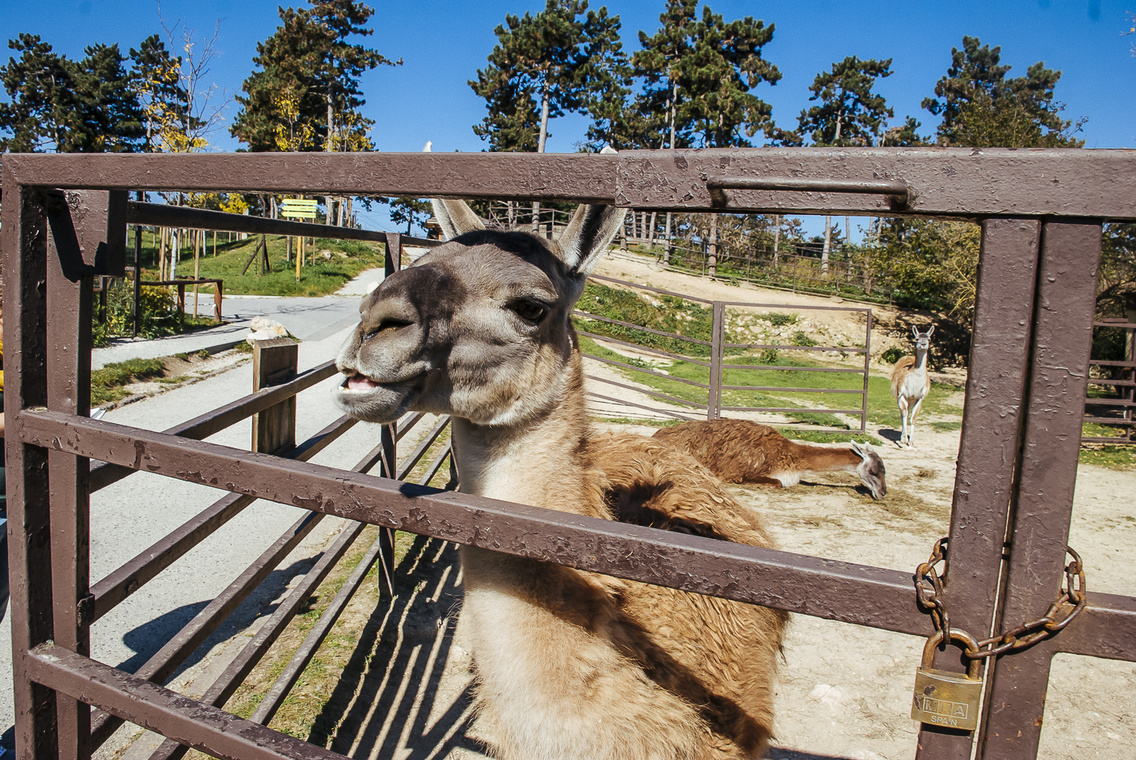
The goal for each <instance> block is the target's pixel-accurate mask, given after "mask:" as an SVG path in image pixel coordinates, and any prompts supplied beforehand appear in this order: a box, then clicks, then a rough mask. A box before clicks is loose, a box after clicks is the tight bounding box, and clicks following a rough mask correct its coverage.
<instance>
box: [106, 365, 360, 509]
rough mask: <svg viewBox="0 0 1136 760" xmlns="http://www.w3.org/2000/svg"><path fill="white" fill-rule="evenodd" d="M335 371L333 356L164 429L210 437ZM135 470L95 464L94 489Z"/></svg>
mask: <svg viewBox="0 0 1136 760" xmlns="http://www.w3.org/2000/svg"><path fill="white" fill-rule="evenodd" d="M336 372H338V370H337V369H336V368H335V361H334V360H332V361H327V362H324V363H323V364H321V365H319V366H317V367H313V368H312V369H309V370H305V371H304V372H301V373H300V374H299V375H297V376H296V378H295V379H294V380H290V381H288V382H287V383H283V384H281V385H274V386H272V387H271V388H266V389H264V390H259V391H256V392H254V393H250V394H249V395H248V396H245V397H244V398H239V399H237V400H236V401H232V402H230V403H228V404H224V405H223V406H219V407H217V408H216V409H213V410H211V411H208V412H206V413H205V414H202V415H199V416H197V417H194V418H193V419H191V420H188V421H186V422H182V423H180V424H178V425H174V426H173V427H171V428H169V429H167V430H166V431H164V432H166V433H169V434H170V435H177V436H184V437H186V438H196V439H202V438H208V437H209V436H211V435H213V434H214V433H217V432H219V431H221V430H224V429H225V428H227V427H229V426H230V425H235V424H236V423H238V422H240V421H241V420H243V419H246V418H248V417H251V416H252V415H254V414H257V413H258V412H262V411H264V410H265V409H268V408H269V407H271V406H274V405H275V404H278V403H280V402H281V401H282V400H284V399H286V398H289V397H290V396H294V395H296V394H297V393H299V392H300V391H302V390H306V389H307V388H310V387H312V386H313V385H315V384H316V383H320V382H322V381H324V380H326V379H327V378H329V377H331V376H332V375H334V374H335V373H336ZM133 472H134V471H133V470H131V469H130V468H128V467H126V468H124V467H116V466H114V465H109V464H100V465H95V466H94V467H92V468H91V490H92V491H97V490H99V489H102V488H106V487H107V486H109V485H110V484H111V483H117V482H118V481H120V480H122V479H123V478H125V477H126V476H127V475H130V474H132V473H133Z"/></svg>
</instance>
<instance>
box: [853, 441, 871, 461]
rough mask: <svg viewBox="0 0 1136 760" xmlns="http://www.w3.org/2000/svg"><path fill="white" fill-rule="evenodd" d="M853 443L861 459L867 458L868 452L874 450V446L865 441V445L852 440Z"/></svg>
mask: <svg viewBox="0 0 1136 760" xmlns="http://www.w3.org/2000/svg"><path fill="white" fill-rule="evenodd" d="M851 443H852V450H853V451H854V452H856V453H857V454H859V455H860V458H861V459H867V458H868V454H869V453H870V452H871V450H872V447H871V446H870V445H868V444H866V443H865V444H864V445H863V446H861V445H860V444H858V443H856V442H855V441H852V442H851Z"/></svg>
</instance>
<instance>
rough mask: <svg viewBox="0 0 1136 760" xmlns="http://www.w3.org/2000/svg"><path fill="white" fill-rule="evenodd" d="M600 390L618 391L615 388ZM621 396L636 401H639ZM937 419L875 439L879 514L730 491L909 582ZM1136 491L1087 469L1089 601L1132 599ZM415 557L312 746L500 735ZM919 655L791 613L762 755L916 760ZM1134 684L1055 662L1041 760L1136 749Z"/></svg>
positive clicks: (915, 642) (947, 472) (856, 494)
mask: <svg viewBox="0 0 1136 760" xmlns="http://www.w3.org/2000/svg"><path fill="white" fill-rule="evenodd" d="M632 264H633V262H627V261H624V260H621V259H617V260H616V261H614V262H609V263H608V265H607V267H606V269H605V272H604V273H605V274H610V275H611V276H620V277H625V278H628V279H634V278H635V277H637V276H638V277H645V276H646V274H647V273H646V272H643V271H641V270H640V271H630V270H632V269H633V266H632ZM649 274H650V278H651V280H650V281H651V282H652V284H654V285H655V286H657V287H662V288H668V289H669V288H670V287H671V285H670V284H669V283H668V282H667V281H666V277H665V276H663V275H665V273H659V272H657V271H652V272H650V273H649ZM639 281H643V280H642V279H641V280H639ZM682 281H683V283H684V284H685V285H687V288H686V289H685V292H692V291H691V288H690V287H689V286H690V283H691V280H690V278H682ZM695 286H696V287H701V288H702V289H703V292H704V293H706V294H707V295H710V296H712V297H715V298H720V297H722V296H721V295H720V294H719V293H718V292H717V289H719V288H724V289H728V292H729V293H730V294H733V295H727V296H726V297H730V298H737V297H738V295H737V294H738V288H736V287H730V286H726V285H719V284H715V283H708V282H702V283H695ZM768 294H769V292H768V291H766V292H765V293H763V294H762V295H768ZM775 296H776V297H779V298H781V299H782V301H783V302H788V301H789V299H790V298H797V299H804V301H794V303H798V302H809V299H808V298H807V297H802V296H796V297H793V296H792V294H775ZM828 300H829V299H812V301H811V302H812V303H818V302H824V301H828ZM787 305H791V304H789V303H787ZM881 322H884V323H886V320H881ZM589 371H592V368H590V369H589ZM598 371H603V370H602V369H600V370H598ZM624 382H626V381H625V380H624ZM602 392H604V393H605V394H608V395H614V394H616V393H619V392H618V391H613V389H609V388H606V387H605V388H604V390H603V391H602ZM959 393H960V399H959V400H960V403H961V392H959ZM625 395H626V397H627V398H629V399H636V396H635V394H632V393H626V394H625ZM638 400H642V399H641V397H639V398H638ZM593 411H594V412H595V413H596V414H597V415H601V416H608V415H612V414H613V412H614V407H609V408H604V405H602V404H601V405H598V406H596V407H594V409H593ZM953 419H954V420H955V421H957V419H958V418H957V417H955V418H953ZM935 421H950V419H949V418H939V419H938V420H936V418H934V417H929V416H923V417H921V418H920V420H919V426H918V428H917V432H916V444H917V447H918V448H916V449H901V448H899V447H898V446H897V445H896V444H895V443H894V440H895V439H896V438H897V437H898V434H897V432H896V431H895V430H893V429H890V428H884V429H880V430H875V431H870V432H872V433H874V434H875V435H876V437H877V439H878V450H879V452H880V454H881V456H882V457H883V458H884V461H885V463H886V466H887V482H888V494H887V496H886V497H885V498H884V499H882V500H880V501H873V500H872V499H871V497H870V496H869V495H868V494H867V492H866V491H865V490H864V489H862V488H860V487H858V483H857V481H856V479H855V477H854V476H852V475H844V474H838V475H834V476H825V477H806V478H805V479H804V480H803V481H802V483H801V484H800V485H798V486H796V487H794V488H790V489H783V490H780V489H768V488H761V487H746V486H734V487H731V490H732V491H733V492H734V494H735V495H736V497H737V498H738V500H739V502H740V503H741V504H742V505H744V506H745V507H746V508H749V509H754V510H756V511H757V512H759V513H760V515H761V516H762V517H763V519H764V520H765V521H766V523H767V525H768V526H769V528H770V530H771V532H772V534H773V536H774V537H775V539H776V541H777V542H778V544H779V546H780V548H782V549H785V550H787V551H792V552H798V553H803V554H811V555H818V556H822V557H827V558H832V559H837V560H846V561H851V562H858V563H863V564H870V565H876V566H880V567H886V568H891V569H895V570H901V571H905V572H914V570H915V568H916V567H917V566H918V565H919V563H921V562H923V561H925V560H926V559H927V557H928V555H929V553H930V551H931V549H932V547H933V544H934V542H935V541H936V540H937V539H938V538H939V537H941V536H944V535H946V533H947V530H948V521H949V515H950V505H951V500H952V493H953V488H954V473H955V460H956V457H957V453H958V446H959V436H960V433H959V432H958V431H957V430H955V431H949V432H936V431H934V430H933V429H932V428H931V426H930V424H929V423H931V422H935ZM895 423H896V424H898V413H897V415H896V420H895ZM626 427H628V428H629V429H636V426H634V425H631V426H626ZM639 429H641V430H642V432H644V433H645V434H650V433H651V432H652V431H653V428H650V427H646V426H643V427H641V428H639ZM790 435H791V433H790ZM1134 492H1136V471H1132V470H1127V471H1116V470H1107V469H1104V468H1099V467H1093V466H1081V468H1080V471H1079V473H1078V482H1077V489H1076V495H1075V513H1074V522H1073V527H1072V532H1071V537H1070V544H1071V545H1072V546H1073V547H1074V548H1075V549H1077V551H1078V552H1079V553H1080V554H1081V556H1082V558H1083V559H1084V561H1085V565H1086V574H1087V584H1088V588H1090V589H1092V590H1093V591H1101V592H1108V593H1117V594H1133V593H1134V592H1136V590H1134V589H1133V587H1132V582H1131V574H1130V573H1129V572H1127V570H1128V566H1129V563H1130V562H1131V561H1132V559H1133V556H1134V555H1133V550H1132V546H1133V545H1136V510H1133V508H1132V501H1131V497H1130V496H1129V495H1130V494H1132V493H1134ZM415 547H416V548H415V549H414V550H412V551H411V552H410V554H409V555H408V557H407V559H406V560H404V562H403V567H402V568H400V572H399V573H398V576H399V580H398V583H399V586H400V588H399V593H398V595H397V596H396V598H395V599H394V602H393V605H392V606H391V607H390V608H386V607H384V608H382V609H380V610H379V611H377V612H376V611H374V610H373V609H367V608H366V607H365V604H364V605H363V606H359V607H356V608H355V611H354V613H352V614H354V615H355V616H356V618H355V620H356V624H357V625H358V626H359V627H360V629H361V630H362V631H363V633H362V635H361V636H360V640H359V646H358V648H357V649H356V652H355V654H354V656H353V662H354V663H355V665H356V670H354V671H352V670H350V669H349V671H348V673H349V674H350V680H349V681H347V682H345V683H343V684H341V685H340V686H339V687H337V690H336V692H337V693H336V694H335V695H332V698H331V699H330V700H329V701H328V702H327V704H326V706H325V708H324V712H323V714H322V715H321V722H318V723H317V729H318V730H317V731H316V733H315V735H313V737H312V739H313V740H315V741H318V742H325V743H327V744H328V746H330V747H331V748H332V749H335V750H336V751H339V752H343V753H346V754H348V755H351V756H353V757H360V758H363V757H366V758H379V757H383V758H386V757H395V758H435V757H437V758H452V759H453V760H466V759H468V758H480V757H484V756H485V755H484V754H483V752H484V744H483V743H482V741H483V740H487V741H491V739H492V737H491V736H489V735H481V734H479V732H478V731H479V729H478V728H477V727H476V726H475V725H473V723H472V718H471V715H470V709H469V693H470V683H471V681H470V664H471V658H470V654H469V651H468V649H467V648H466V647H465V646H464V644H463V635H462V631H461V630H460V629H459V628H458V626H457V609H458V606H459V604H460V571H459V569H458V565H457V562H456V551H455V550H454V549H453V547H450V546H447V545H444V544H441V543H439V542H435V541H425V540H420V541H419V542H417V543H416V545H415ZM403 571H406V572H407V573H409V574H408V575H404V574H403ZM1038 612H1039V614H1040V613H1041V612H1043V611H1042V610H1039V611H1038ZM928 626H929V627H928V631H930V623H928ZM922 644H923V640H922V639H917V638H915V637H910V636H905V635H901V634H893V633H887V632H882V631H877V630H872V629H867V628H859V627H855V626H850V625H844V624H839V623H833V622H830V621H824V620H821V619H818V618H812V617H808V616H805V615H794V616H793V619H792V622H791V624H790V628H789V633H788V636H787V639H786V642H785V659H784V663H783V667H782V669H781V672H780V674H779V684H778V687H777V692H776V710H777V717H776V723H775V727H776V741H775V743H774V747H773V748H772V750H771V752H770V755H769V756H770V757H771V758H775V759H776V760H824V759H831V758H848V759H849V760H901V759H903V758H910V757H913V756H914V753H915V743H916V736H917V730H918V725H917V724H916V723H915V722H914V721H912V720H911V719H910V717H909V714H910V703H911V694H912V688H913V682H914V676H915V670H916V668H917V666H918V663H919V655H920V652H921V648H922ZM1132 683H1136V664H1132V663H1124V662H1115V661H1109V660H1098V659H1093V658H1085V657H1073V656H1062V657H1059V658H1058V659H1057V660H1056V661H1055V663H1054V667H1053V670H1052V678H1051V682H1050V690H1049V695H1048V703H1047V704H1048V706H1047V710H1046V716H1045V728H1044V730H1043V734H1042V747H1041V754H1040V756H1041V757H1045V758H1047V760H1094V759H1099V760H1106V759H1107V760H1113V759H1114V758H1121V757H1131V756H1132V754H1131V753H1132V742H1133V737H1136V702H1134V701H1133V700H1131V699H1129V698H1128V694H1129V692H1130V688H1131V684H1132Z"/></svg>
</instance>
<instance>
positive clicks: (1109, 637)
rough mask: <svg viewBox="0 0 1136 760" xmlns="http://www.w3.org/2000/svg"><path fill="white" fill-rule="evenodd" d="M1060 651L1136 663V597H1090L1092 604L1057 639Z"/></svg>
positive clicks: (1054, 639) (1109, 595)
mask: <svg viewBox="0 0 1136 760" xmlns="http://www.w3.org/2000/svg"><path fill="white" fill-rule="evenodd" d="M1053 643H1054V646H1056V648H1057V650H1058V651H1061V652H1068V653H1069V654H1083V655H1089V656H1092V657H1107V658H1109V659H1112V660H1128V661H1130V662H1131V661H1136V597H1131V596H1120V595H1118V594H1096V593H1090V594H1089V595H1088V605H1087V606H1086V607H1085V609H1084V610H1083V611H1082V612H1081V614H1080V615H1078V616H1077V619H1076V620H1074V621H1073V622H1072V623H1070V624H1069V627H1068V628H1066V629H1064V630H1063V631H1061V633H1059V634H1058V635H1057V636H1055V637H1054V638H1053Z"/></svg>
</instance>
